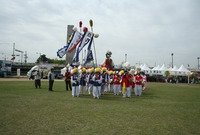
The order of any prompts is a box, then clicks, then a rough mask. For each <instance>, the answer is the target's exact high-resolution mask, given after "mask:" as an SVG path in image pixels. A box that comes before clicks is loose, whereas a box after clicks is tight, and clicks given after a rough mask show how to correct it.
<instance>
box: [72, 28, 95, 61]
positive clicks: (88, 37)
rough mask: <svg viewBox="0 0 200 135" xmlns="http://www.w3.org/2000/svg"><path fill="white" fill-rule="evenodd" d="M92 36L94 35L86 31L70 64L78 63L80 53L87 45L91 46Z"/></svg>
mask: <svg viewBox="0 0 200 135" xmlns="http://www.w3.org/2000/svg"><path fill="white" fill-rule="evenodd" d="M93 35H94V34H93V33H92V32H89V31H87V32H86V33H84V35H83V37H82V40H81V42H80V44H79V45H78V46H77V47H76V53H75V55H74V58H73V60H72V62H79V53H80V51H81V50H82V49H83V47H84V46H86V45H87V44H91V42H92V39H93Z"/></svg>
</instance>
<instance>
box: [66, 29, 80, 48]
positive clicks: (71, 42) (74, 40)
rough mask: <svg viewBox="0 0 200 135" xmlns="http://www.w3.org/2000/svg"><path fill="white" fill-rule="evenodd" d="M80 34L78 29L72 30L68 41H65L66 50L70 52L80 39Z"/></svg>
mask: <svg viewBox="0 0 200 135" xmlns="http://www.w3.org/2000/svg"><path fill="white" fill-rule="evenodd" d="M81 38H82V34H81V33H80V32H78V31H75V32H73V34H72V36H71V37H70V38H69V41H68V43H67V50H66V51H67V52H72V51H73V50H74V49H76V46H77V45H78V43H79V42H80V41H81Z"/></svg>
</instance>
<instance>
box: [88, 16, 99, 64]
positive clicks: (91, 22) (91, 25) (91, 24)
mask: <svg viewBox="0 0 200 135" xmlns="http://www.w3.org/2000/svg"><path fill="white" fill-rule="evenodd" d="M89 23H90V27H91V31H92V33H93V21H92V19H90V21H89ZM92 42H93V47H94V55H95V62H96V67H97V56H96V50H95V44H94V40H93V41H92Z"/></svg>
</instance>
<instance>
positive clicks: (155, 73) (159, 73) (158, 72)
mask: <svg viewBox="0 0 200 135" xmlns="http://www.w3.org/2000/svg"><path fill="white" fill-rule="evenodd" d="M159 69H160V66H159V65H158V66H156V67H154V68H153V69H152V74H153V75H161V71H159Z"/></svg>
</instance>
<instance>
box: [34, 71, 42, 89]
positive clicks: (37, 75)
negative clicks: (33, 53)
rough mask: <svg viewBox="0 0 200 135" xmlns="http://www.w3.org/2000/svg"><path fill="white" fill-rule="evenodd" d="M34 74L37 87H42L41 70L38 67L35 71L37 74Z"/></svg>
mask: <svg viewBox="0 0 200 135" xmlns="http://www.w3.org/2000/svg"><path fill="white" fill-rule="evenodd" d="M34 76H35V81H34V82H35V88H38V87H39V88H41V73H40V71H39V69H37V70H36V71H35V74H34Z"/></svg>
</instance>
